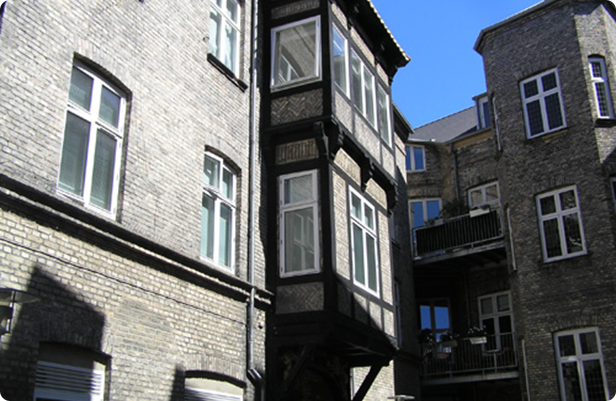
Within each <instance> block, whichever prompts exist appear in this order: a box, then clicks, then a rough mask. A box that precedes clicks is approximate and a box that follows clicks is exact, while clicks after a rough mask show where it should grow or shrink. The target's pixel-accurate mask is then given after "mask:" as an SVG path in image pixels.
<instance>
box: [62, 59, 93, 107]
mask: <svg viewBox="0 0 616 401" xmlns="http://www.w3.org/2000/svg"><path fill="white" fill-rule="evenodd" d="M93 82H94V80H93V79H92V78H91V77H89V76H88V75H87V74H85V73H84V72H82V71H80V70H78V69H77V68H73V73H72V74H71V89H70V92H69V95H68V98H69V100H70V101H71V102H73V103H75V104H76V105H78V106H80V107H82V108H84V109H86V110H90V102H91V100H92V84H93Z"/></svg>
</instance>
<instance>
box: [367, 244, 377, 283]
mask: <svg viewBox="0 0 616 401" xmlns="http://www.w3.org/2000/svg"><path fill="white" fill-rule="evenodd" d="M366 258H367V259H368V260H367V262H368V265H367V269H368V287H369V288H370V289H371V290H372V291H376V290H377V289H378V284H377V280H378V278H377V271H376V266H377V264H376V241H375V240H374V238H372V236H370V235H366Z"/></svg>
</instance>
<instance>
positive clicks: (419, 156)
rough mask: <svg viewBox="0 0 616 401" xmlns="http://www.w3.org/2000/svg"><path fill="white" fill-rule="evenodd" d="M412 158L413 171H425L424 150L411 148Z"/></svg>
mask: <svg viewBox="0 0 616 401" xmlns="http://www.w3.org/2000/svg"><path fill="white" fill-rule="evenodd" d="M413 158H414V161H415V170H425V168H426V167H425V163H424V148H420V147H413Z"/></svg>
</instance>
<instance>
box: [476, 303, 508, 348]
mask: <svg viewBox="0 0 616 401" xmlns="http://www.w3.org/2000/svg"><path fill="white" fill-rule="evenodd" d="M503 295H506V296H507V302H508V309H507V310H506V311H498V298H499V297H501V296H503ZM484 299H490V300H491V302H492V308H493V311H492V312H491V313H483V308H482V304H481V301H483V300H484ZM477 304H478V308H479V309H478V310H479V321H480V322H481V326H485V324H484V321H486V320H489V319H492V320H494V336H495V343H494V345H495V347H494V348H491V349H487V348H488V346H487V345H484V350H487V351H500V350H501V349H502V348H503V344H502V341H501V335H504V334H511V336H512V340H514V341H515V338H514V337H513V333H514V332H515V325H514V321H513V303H512V302H511V292H510V291H502V292H497V293H494V294H489V295H485V296H482V297H478V298H477ZM503 316H509V319H510V320H511V332H504V333H503V331H502V330H501V328H500V320H499V318H500V317H503Z"/></svg>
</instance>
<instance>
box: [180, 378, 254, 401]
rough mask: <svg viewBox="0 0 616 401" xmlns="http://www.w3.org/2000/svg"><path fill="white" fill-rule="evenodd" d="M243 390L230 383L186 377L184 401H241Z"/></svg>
mask: <svg viewBox="0 0 616 401" xmlns="http://www.w3.org/2000/svg"><path fill="white" fill-rule="evenodd" d="M243 394H244V390H243V389H242V388H240V387H238V386H236V385H234V384H232V383H229V382H226V381H222V380H214V379H207V378H201V377H187V378H186V380H185V383H184V401H242V400H243V399H244V396H243Z"/></svg>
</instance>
